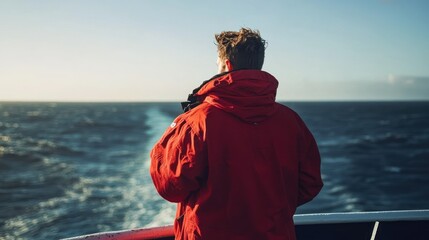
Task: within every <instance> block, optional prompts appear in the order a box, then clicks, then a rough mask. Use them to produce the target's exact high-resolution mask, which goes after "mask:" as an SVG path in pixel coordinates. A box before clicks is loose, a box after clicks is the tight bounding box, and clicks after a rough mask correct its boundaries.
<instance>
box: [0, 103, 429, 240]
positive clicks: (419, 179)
mask: <svg viewBox="0 0 429 240" xmlns="http://www.w3.org/2000/svg"><path fill="white" fill-rule="evenodd" d="M284 104H285V105H287V106H289V107H291V108H292V109H293V110H295V111H296V112H298V113H299V114H300V115H301V117H302V118H303V119H304V121H305V122H306V123H307V125H308V127H309V128H310V129H311V131H312V132H313V134H314V136H315V138H316V140H317V142H318V145H319V149H320V152H321V156H322V175H323V180H324V182H325V186H324V188H323V190H322V191H321V193H320V194H319V195H318V196H317V197H316V199H314V200H313V201H312V202H310V203H308V204H306V205H304V206H302V207H300V208H299V209H298V211H297V213H326V212H351V211H379V210H380V211H381V210H407V209H428V208H429V200H428V199H429V102H287V103H284ZM180 113H181V109H180V105H179V104H178V103H0V176H1V179H0V239H58V238H63V237H72V236H77V235H83V234H89V233H95V232H101V231H114V230H122V229H130V228H137V227H153V226H160V225H166V224H172V223H173V219H174V214H175V205H174V204H172V203H168V202H166V201H165V200H163V199H162V198H161V197H160V196H159V195H158V194H157V192H156V190H155V189H154V187H153V184H152V181H151V178H150V176H149V172H148V168H149V165H150V160H149V152H150V150H151V147H152V146H153V144H154V143H155V142H156V141H157V140H158V139H159V138H160V136H161V135H162V133H163V132H164V130H165V129H166V128H167V127H168V126H169V125H170V123H171V122H172V121H173V119H174V118H175V117H176V116H177V115H178V114H180Z"/></svg>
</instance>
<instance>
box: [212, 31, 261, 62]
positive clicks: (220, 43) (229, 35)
mask: <svg viewBox="0 0 429 240" xmlns="http://www.w3.org/2000/svg"><path fill="white" fill-rule="evenodd" d="M215 39H216V42H217V44H216V45H217V48H218V54H219V58H220V59H228V60H229V61H230V62H231V65H232V66H233V67H234V69H258V70H261V69H262V65H263V64H264V57H265V47H266V41H265V40H264V39H263V38H261V35H260V33H259V31H258V30H251V29H249V28H241V29H240V30H239V31H238V32H235V31H224V32H221V33H220V34H216V35H215Z"/></svg>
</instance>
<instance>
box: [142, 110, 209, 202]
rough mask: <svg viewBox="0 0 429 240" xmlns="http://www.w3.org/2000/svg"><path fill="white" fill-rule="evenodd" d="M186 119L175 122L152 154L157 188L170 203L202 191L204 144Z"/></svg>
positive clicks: (152, 165) (204, 159) (151, 172)
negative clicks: (199, 190) (200, 189)
mask: <svg viewBox="0 0 429 240" xmlns="http://www.w3.org/2000/svg"><path fill="white" fill-rule="evenodd" d="M182 117H183V116H182V115H181V116H179V117H178V118H177V119H176V120H175V121H174V122H173V123H172V125H171V126H170V127H169V128H168V129H167V130H166V132H165V133H164V135H163V136H162V137H161V139H160V140H159V141H158V142H157V143H156V144H155V146H154V147H153V149H152V151H151V154H150V155H151V166H150V174H151V177H152V180H153V183H154V185H155V188H156V189H157V191H158V193H159V194H160V195H161V196H162V197H163V198H165V199H166V200H168V201H170V202H181V201H184V200H185V199H186V198H187V197H188V195H189V194H190V193H191V192H193V191H196V190H198V189H199V188H200V184H201V182H202V179H203V176H204V171H205V161H206V158H205V157H204V156H205V155H204V152H205V151H204V150H203V146H204V144H203V142H202V140H201V138H200V137H199V136H198V135H197V134H195V133H194V132H193V130H192V128H191V127H190V125H189V124H188V123H187V122H186V121H185V120H184V119H183V118H182Z"/></svg>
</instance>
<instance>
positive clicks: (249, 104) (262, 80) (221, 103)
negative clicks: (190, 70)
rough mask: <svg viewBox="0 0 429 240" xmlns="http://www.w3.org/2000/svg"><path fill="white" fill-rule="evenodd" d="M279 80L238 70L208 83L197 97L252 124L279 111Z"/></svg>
mask: <svg viewBox="0 0 429 240" xmlns="http://www.w3.org/2000/svg"><path fill="white" fill-rule="evenodd" d="M277 86H278V81H277V80H276V79H275V78H274V77H273V76H272V75H271V74H269V73H267V72H264V71H260V70H238V71H232V72H229V73H226V74H223V75H221V76H219V77H217V78H214V79H212V80H211V81H209V82H208V83H206V84H205V85H204V86H203V87H202V88H201V89H200V90H199V91H198V92H197V93H196V94H195V96H197V97H198V98H199V99H201V101H204V102H207V103H209V104H211V105H213V106H215V107H217V108H220V109H222V110H224V111H226V112H229V113H231V114H233V115H235V116H237V117H239V118H240V119H242V120H244V121H246V122H249V123H257V122H261V121H263V120H264V119H266V118H267V117H269V116H271V115H272V114H273V113H274V112H275V111H276V106H277V105H276V103H275V98H276V92H277Z"/></svg>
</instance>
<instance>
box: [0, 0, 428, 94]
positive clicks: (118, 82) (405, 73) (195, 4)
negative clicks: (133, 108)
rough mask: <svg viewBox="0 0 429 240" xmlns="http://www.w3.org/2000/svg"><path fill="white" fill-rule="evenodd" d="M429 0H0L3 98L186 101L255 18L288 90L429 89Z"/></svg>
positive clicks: (272, 68) (267, 67) (269, 61)
mask: <svg viewBox="0 0 429 240" xmlns="http://www.w3.org/2000/svg"><path fill="white" fill-rule="evenodd" d="M427 12H429V1H427V0H361V1H352V0H324V1H322V0H317V1H316V0H295V1H292V0H278V1H270V0H267V1H254V0H248V1H226V0H218V1H198V0H183V1H173V0H153V1H149V0H147V1H146V0H134V1H131V0H116V1H112V0H91V1H87V0H74V1H46V0H39V1H32V0H27V1H24V0H14V1H0V101H84V102H88V101H89V102H92V101H97V102H100V101H101V102H111V101H127V102H128V101H181V100H184V99H185V98H186V96H187V94H188V93H189V92H190V91H191V90H192V89H194V88H195V87H197V86H199V85H200V83H201V82H202V81H204V80H206V79H209V78H211V77H212V76H213V75H215V74H216V73H217V72H216V71H217V66H216V59H217V50H216V45H215V44H214V42H215V41H214V34H216V33H220V32H222V31H225V30H228V31H229V30H234V31H236V30H239V29H240V28H241V27H248V28H252V29H257V30H259V31H260V32H261V35H262V37H263V38H264V39H265V40H266V41H267V42H268V46H267V49H266V53H265V55H266V58H265V63H264V67H263V70H264V71H267V72H269V73H271V74H272V75H273V76H275V77H276V78H277V79H278V81H279V88H278V91H277V99H278V100H279V101H331V100H334V101H349V100H429V14H427Z"/></svg>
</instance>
